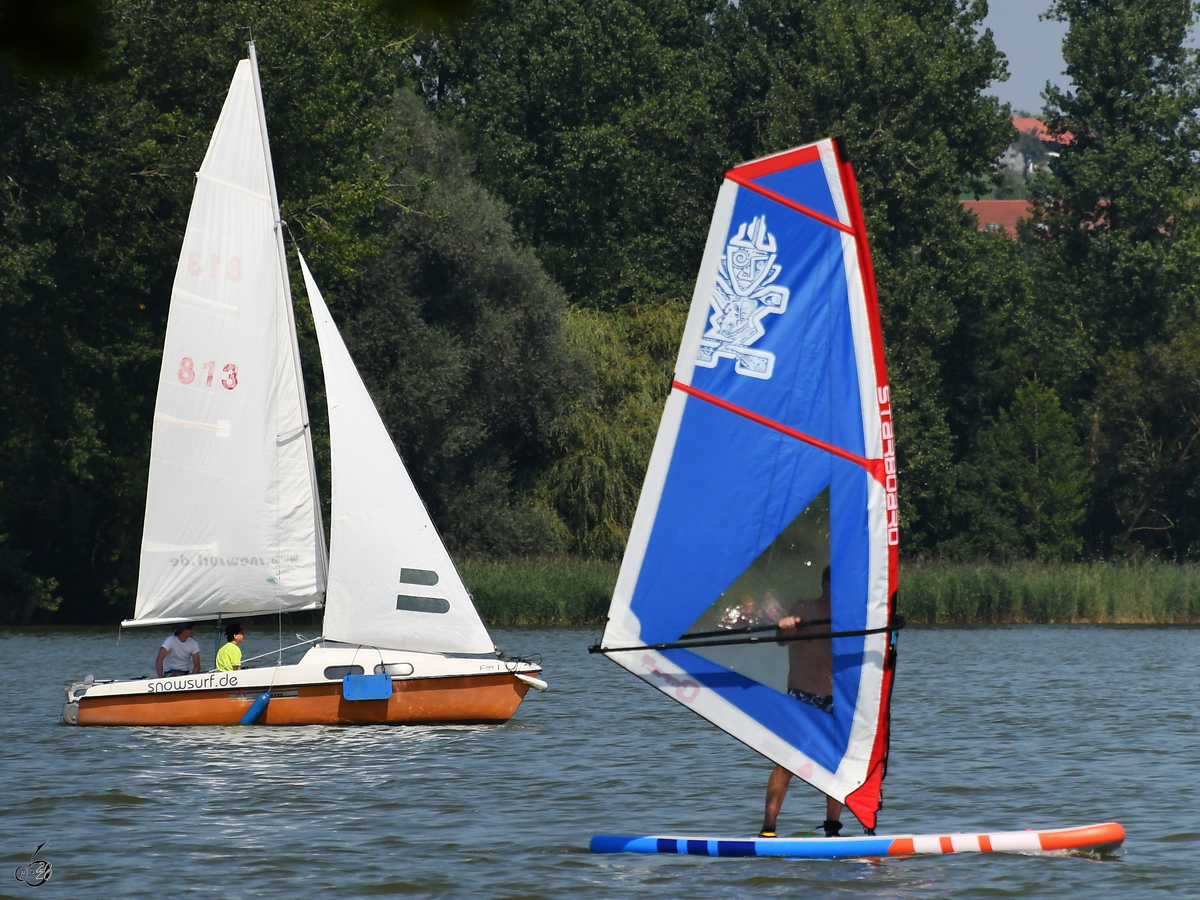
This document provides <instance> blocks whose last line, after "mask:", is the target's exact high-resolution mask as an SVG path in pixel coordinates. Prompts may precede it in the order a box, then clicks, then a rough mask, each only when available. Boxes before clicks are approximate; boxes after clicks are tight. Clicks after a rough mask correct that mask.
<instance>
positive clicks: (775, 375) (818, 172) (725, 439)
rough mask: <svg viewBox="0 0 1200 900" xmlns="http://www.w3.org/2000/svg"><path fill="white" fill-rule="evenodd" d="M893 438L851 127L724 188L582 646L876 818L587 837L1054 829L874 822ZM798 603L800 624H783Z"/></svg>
mask: <svg viewBox="0 0 1200 900" xmlns="http://www.w3.org/2000/svg"><path fill="white" fill-rule="evenodd" d="M895 451H896V444H895V430H894V427H893V415H892V398H891V388H890V386H889V384H888V379H887V371H886V365H885V359H884V348H883V336H882V329H881V326H880V317H879V308H878V303H877V299H876V295H875V279H874V274H873V272H872V268H871V258H870V252H869V248H868V244H867V233H866V227H865V223H864V219H863V214H862V208H861V205H860V202H859V198H858V190H857V186H856V183H855V179H854V173H853V170H852V168H851V165H850V163H849V160H848V155H847V153H846V147H845V144H844V143H843V142H841V141H837V140H823V141H818V142H816V143H813V144H809V145H806V146H803V147H797V148H794V149H791V150H787V151H785V152H782V153H778V154H775V155H772V156H768V157H765V158H762V159H758V160H754V161H751V162H748V163H745V164H743V165H739V166H736V167H735V168H733V169H731V170H730V171H729V172H727V173H726V175H725V179H724V182H723V184H722V186H721V189H720V193H719V195H718V198H717V204H716V210H715V212H714V214H713V219H712V224H711V227H710V230H709V233H708V240H707V244H706V247H705V251H704V257H703V260H702V262H701V265H700V273H699V276H698V278H697V281H696V288H695V292H694V294H693V298H692V305H691V310H690V313H689V316H688V319H687V324H686V326H685V329H684V335H683V339H682V343H681V346H680V350H679V357H678V361H677V362H676V366H675V373H674V380H673V382H672V390H671V393H670V395H669V397H668V399H667V402H666V407H665V409H664V412H663V416H662V421H661V424H660V427H659V431H658V436H657V439H656V441H655V445H654V450H653V453H652V455H651V458H650V464H649V467H648V470H647V472H646V478H645V482H644V485H643V488H642V494H641V498H640V500H639V503H638V508H637V512H636V514H635V518H634V522H633V526H632V529H631V532H630V537H629V543H628V545H627V547H626V551H625V556H624V559H623V561H622V564H621V569H620V573H619V575H618V579H617V584H616V588H615V590H614V592H613V597H612V602H611V605H610V608H609V613H608V621H607V625H606V628H605V630H604V634H603V637H602V638H601V641H600V643H599V644H598V645H596V646H594V647H592V648H590V649H591V650H592V652H596V653H603V654H604V655H606V656H607V657H608V658H609V659H611V660H613V661H614V662H616V663H618V664H619V665H621V666H623V667H624V668H626V669H628V670H629V671H630V672H632V673H633V674H635V675H636V676H638V677H639V678H641V679H642V680H644V681H646V682H648V683H649V684H651V685H653V686H654V687H655V688H657V689H658V690H659V691H661V692H662V693H664V694H666V695H667V696H668V697H670V698H671V699H672V700H674V701H676V702H678V703H681V704H683V705H684V706H686V707H687V708H688V709H690V710H692V711H693V712H695V713H698V714H699V715H701V716H703V717H704V718H705V719H707V720H708V721H709V722H711V723H712V724H713V725H715V726H717V727H718V728H720V729H722V730H724V731H726V732H728V733H729V734H730V735H732V736H733V737H735V738H737V739H738V740H739V741H741V742H743V743H744V744H746V745H747V746H749V747H751V748H752V749H754V750H756V751H758V752H759V753H760V754H762V755H763V756H765V757H766V758H767V759H769V760H771V761H773V762H774V763H776V764H777V765H779V766H782V767H784V768H785V769H787V770H788V771H790V772H791V773H792V774H793V775H795V776H797V777H799V778H801V779H803V780H804V781H806V782H808V783H809V784H811V785H812V786H813V787H815V788H817V789H818V790H819V791H821V792H823V793H825V794H826V795H828V796H829V797H831V798H833V799H835V800H838V801H840V802H842V803H843V804H845V806H846V807H847V808H849V810H850V811H851V812H852V813H853V814H854V815H855V816H856V817H857V818H858V819H859V821H860V822H861V823H862V825H863V826H864V828H865V829H866V830H867V831H868V838H850V837H846V838H815V839H812V838H810V839H787V838H775V837H770V836H767V837H758V838H750V839H747V838H744V837H743V838H711V837H708V836H704V835H701V836H695V835H693V836H690V837H689V836H681V835H641V836H638V835H634V836H622V835H598V836H596V837H595V838H593V840H592V849H593V850H594V851H596V852H617V851H630V852H650V853H693V854H701V855H721V856H727V855H734V856H755V855H760V856H761V855H798V856H805V855H809V856H839V855H865V854H873V855H886V854H887V853H889V852H893V853H904V854H909V853H923V852H935V851H934V850H933V849H931V848H937V849H936V852H950V851H951V850H954V849H964V850H965V849H975V850H981V849H1039V848H1040V847H1041V845H1038V846H1037V847H1028V846H1026V845H1027V844H1028V843H1029V840H1028V839H1026V840H1025V841H1024V843H1021V842H1020V841H1014V840H1011V839H1010V836H1007V835H998V836H996V838H997V839H996V841H995V843H994V844H993V843H991V840H990V837H989V836H987V835H983V836H978V835H976V836H975V837H977V838H980V837H982V839H981V840H976V842H975V843H974V845H973V846H972V847H968V843H969V841H967V840H966V839H965V837H964V839H963V840H961V841H960V840H957V836H956V839H955V840H954V841H950V839H949V838H946V837H942V838H940V839H939V838H938V837H937V836H934V837H933V839H932V840H926V839H925V838H924V837H921V836H912V835H907V836H903V837H902V838H888V837H878V838H876V837H874V836H873V835H874V829H875V826H876V819H877V813H878V811H879V809H880V806H881V800H882V785H883V779H884V775H885V773H886V771H887V759H888V736H889V725H890V704H891V694H892V680H893V676H894V673H895V670H896V639H897V632H898V631H899V630H900V628H901V627H902V626H903V620H902V618H901V617H900V616H898V615H897V612H896V596H897V587H898V574H899V565H898V548H899V543H900V528H899V504H898V502H897V480H896V452H895ZM814 611H817V612H814ZM796 615H800V616H801V621H800V623H799V624H798V625H797V624H795V623H794V622H792V621H788V622H787V623H786V624H785V625H781V624H780V623H781V620H790V619H791V618H792V617H794V616H796ZM1097 829H1098V830H1097ZM1029 834H1030V835H1034V836H1035V838H1036V834H1037V833H1036V832H1030V833H1029ZM1047 834H1049V833H1047ZM1123 837H1124V831H1123V829H1121V827H1120V825H1116V824H1115V823H1110V825H1105V826H1095V827H1093V829H1092V830H1091V831H1088V830H1086V829H1085V830H1084V831H1082V832H1078V833H1077V832H1074V831H1073V832H1071V834H1070V835H1067V836H1066V837H1064V836H1063V835H1062V834H1060V833H1058V832H1054V833H1053V834H1052V835H1051V837H1049V838H1047V840H1048V841H1049V844H1050V845H1052V846H1053V848H1054V849H1060V848H1063V847H1066V846H1073V847H1093V848H1097V847H1104V848H1111V847H1113V846H1116V845H1117V844H1119V843H1120V842H1121V840H1122V839H1123ZM1026 838H1028V835H1027V836H1026ZM864 841H866V843H864ZM1035 842H1036V841H1035ZM893 847H894V848H895V849H889V848H893ZM881 848H882V849H881Z"/></svg>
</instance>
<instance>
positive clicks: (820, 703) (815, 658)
mask: <svg viewBox="0 0 1200 900" xmlns="http://www.w3.org/2000/svg"><path fill="white" fill-rule="evenodd" d="M829 583H830V576H829V566H826V567H825V570H824V571H823V572H822V573H821V596H820V597H815V598H813V599H811V600H797V601H796V603H795V604H794V605H793V606H792V608H791V611H790V612H789V614H788V615H786V616H784V617H783V618H782V619H780V620H779V623H778V627H779V631H780V632H781V633H782V632H788V633H795V632H796V631H798V630H799V629H801V628H804V629H806V630H808V629H811V632H810V633H812V634H826V633H828V632H829V631H830V622H829V618H830V605H829V601H830V591H829ZM805 622H813V624H811V625H806V624H805ZM781 643H782V644H784V645H786V646H787V650H788V681H787V685H788V694H790V695H791V696H792V697H795V698H796V699H797V700H799V701H800V702H802V703H807V704H808V705H809V706H813V707H816V708H817V709H819V710H820V711H821V712H824V713H829V714H830V715H832V714H833V648H832V646H831V645H830V642H829V641H827V640H816V641H784V642H781ZM791 780H792V773H791V772H790V771H789V770H788V769H786V768H784V767H783V766H776V767H775V770H774V771H773V772H772V773H771V777H770V778H769V779H768V780H767V807H766V812H765V813H764V815H763V827H762V832H761V834H762V835H763V836H764V837H774V836H775V820H776V818H777V817H778V815H779V810H780V807H782V806H783V798H784V797H785V796H786V795H787V790H788V785H789V784H790V783H791ZM841 816H842V803H841V802H840V801H838V800H835V799H834V798H833V797H829V796H826V798H825V822H824V824H823V826H822V827H823V828H824V829H825V836H826V837H836V836H837V834H838V832H839V831H841V828H842V823H841V821H840V820H841Z"/></svg>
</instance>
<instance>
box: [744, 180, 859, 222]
mask: <svg viewBox="0 0 1200 900" xmlns="http://www.w3.org/2000/svg"><path fill="white" fill-rule="evenodd" d="M725 177H726V178H728V179H729V180H730V181H734V182H737V183H738V184H740V185H741V186H742V187H744V188H747V189H749V190H751V191H754V192H755V193H756V194H762V195H763V196H764V197H766V198H767V199H768V200H774V201H775V202H776V203H778V204H779V205H780V206H786V207H787V208H788V209H791V210H795V211H796V212H798V213H800V214H801V215H805V216H808V217H809V218H810V219H816V220H817V221H818V222H820V223H821V224H823V225H828V226H829V227H830V228H836V229H837V230H838V231H844V232H845V233H846V234H849V235H854V229H853V228H851V227H850V226H849V225H843V224H842V223H841V222H839V221H838V220H837V219H832V218H830V217H829V216H827V215H825V213H819V212H817V211H816V210H815V209H809V208H808V207H807V206H804V205H803V204H801V203H797V202H796V201H795V200H790V199H788V198H787V197H785V196H783V194H779V193H776V192H775V191H773V190H771V189H770V188H766V187H763V186H762V185H761V184H755V183H754V182H753V181H751V180H750V179H749V178H747V177H746V176H745V175H743V174H742V173H741V172H739V171H738V170H737V169H730V170H729V171H728V172H726V173H725Z"/></svg>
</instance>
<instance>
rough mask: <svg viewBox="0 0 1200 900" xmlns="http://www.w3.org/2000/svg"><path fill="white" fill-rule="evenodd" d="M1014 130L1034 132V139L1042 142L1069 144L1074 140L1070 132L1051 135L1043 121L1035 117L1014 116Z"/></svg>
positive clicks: (1026, 132)
mask: <svg viewBox="0 0 1200 900" xmlns="http://www.w3.org/2000/svg"><path fill="white" fill-rule="evenodd" d="M1012 123H1013V128H1015V129H1017V131H1020V132H1023V133H1025V134H1028V133H1029V132H1031V131H1032V132H1033V135H1034V137H1036V138H1037V139H1038V140H1041V141H1053V142H1055V143H1058V144H1069V143H1070V142H1071V139H1072V137H1073V136H1072V134H1071V132H1069V131H1064V132H1063V133H1062V134H1051V133H1050V132H1049V131H1048V130H1047V128H1046V123H1045V122H1043V121H1042V120H1041V119H1035V118H1034V117H1033V116H1013V118H1012Z"/></svg>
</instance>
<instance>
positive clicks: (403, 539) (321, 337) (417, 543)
mask: <svg viewBox="0 0 1200 900" xmlns="http://www.w3.org/2000/svg"><path fill="white" fill-rule="evenodd" d="M300 269H301V271H302V272H303V273H304V285H305V287H306V288H307V290H308V299H309V303H310V304H311V305H312V313H313V320H314V322H315V323H316V327H317V340H318V342H319V343H320V345H321V364H322V366H323V367H324V369H325V391H326V395H327V398H328V401H329V440H330V449H331V453H332V457H333V459H332V480H333V511H332V513H331V517H332V522H331V523H330V530H331V535H330V554H329V593H328V596H327V597H326V601H325V624H324V629H323V634H324V636H325V637H326V638H328V639H329V640H333V641H343V642H345V643H349V644H366V645H369V646H373V647H382V648H387V649H392V650H422V651H429V652H436V653H464V654H489V655H490V654H493V653H495V650H496V648H495V645H494V644H493V643H492V640H491V638H490V637H489V636H488V633H487V629H486V628H485V627H484V625H483V622H482V621H481V620H480V618H479V613H478V612H476V610H475V607H474V605H473V604H472V603H471V597H470V595H469V594H468V593H467V589H466V587H465V586H464V585H463V583H462V579H461V578H460V577H459V575H458V571H457V570H456V569H455V568H454V563H453V562H452V561H451V560H450V554H449V553H447V552H446V547H445V545H444V544H442V539H441V538H440V537H439V536H438V533H437V529H436V528H434V525H433V522H432V521H430V518H429V513H428V512H427V511H426V509H425V505H424V504H423V503H422V502H421V498H420V496H419V495H418V494H417V490H416V488H415V487H414V486H413V483H412V479H411V478H409V475H408V471H407V470H406V469H405V468H404V463H403V461H402V460H401V459H400V454H399V453H397V452H396V447H395V445H394V444H393V443H392V439H391V437H390V436H389V435H388V432H387V429H386V428H385V427H384V424H383V421H382V420H381V419H380V418H379V412H378V411H377V410H376V409H375V404H374V402H372V400H371V396H370V394H368V393H367V389H366V386H365V385H364V384H363V382H362V378H360V377H359V374H358V370H357V369H356V368H355V366H354V361H353V360H352V359H351V358H350V354H349V352H347V350H346V345H345V343H343V341H342V337H341V335H340V334H339V333H338V330H337V326H336V325H335V324H334V322H333V318H332V317H331V316H330V314H329V309H328V307H327V306H326V305H325V301H324V299H323V298H322V297H321V292H320V290H319V289H318V288H317V285H316V282H315V281H314V280H313V277H312V273H311V272H310V271H309V270H308V265H307V264H306V263H305V262H304V257H303V256H301V257H300Z"/></svg>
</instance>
